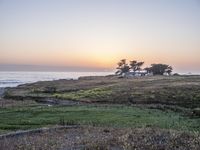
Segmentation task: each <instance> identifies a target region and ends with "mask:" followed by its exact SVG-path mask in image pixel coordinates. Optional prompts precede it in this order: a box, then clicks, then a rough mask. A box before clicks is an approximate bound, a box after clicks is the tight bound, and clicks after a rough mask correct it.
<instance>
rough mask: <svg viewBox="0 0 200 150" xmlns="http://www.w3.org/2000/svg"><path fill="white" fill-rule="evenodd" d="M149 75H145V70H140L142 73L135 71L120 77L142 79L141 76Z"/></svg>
mask: <svg viewBox="0 0 200 150" xmlns="http://www.w3.org/2000/svg"><path fill="white" fill-rule="evenodd" d="M147 75H150V74H149V73H147V71H146V70H142V71H136V72H127V73H123V74H122V76H123V77H127V78H130V77H142V76H147Z"/></svg>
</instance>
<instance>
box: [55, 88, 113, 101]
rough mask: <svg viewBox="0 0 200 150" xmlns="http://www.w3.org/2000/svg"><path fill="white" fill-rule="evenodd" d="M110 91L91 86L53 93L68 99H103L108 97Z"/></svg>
mask: <svg viewBox="0 0 200 150" xmlns="http://www.w3.org/2000/svg"><path fill="white" fill-rule="evenodd" d="M111 94H112V91H111V90H110V89H109V88H93V89H89V90H80V91H77V92H67V93H62V94H58V93H57V94H54V96H55V97H57V98H62V99H69V100H81V99H90V100H91V99H93V100H94V99H105V98H108V97H110V96H111Z"/></svg>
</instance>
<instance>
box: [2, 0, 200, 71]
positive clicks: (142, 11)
mask: <svg viewBox="0 0 200 150" xmlns="http://www.w3.org/2000/svg"><path fill="white" fill-rule="evenodd" d="M176 5H178V6H179V7H176ZM199 7H200V4H199V2H198V1H196V0H193V1H191V2H188V1H180V0H177V1H175V2H173V1H169V2H164V1H163V2H160V3H157V2H156V1H154V0H153V1H151V2H149V1H146V2H145V3H141V2H139V1H129V0H127V1H126V2H124V3H123V2H122V1H117V2H115V3H113V1H112V0H111V1H98V2H94V1H79V2H78V3H77V2H68V1H66V2H65V1H62V2H61V3H56V2H53V1H51V2H47V1H42V2H41V1H37V2H35V3H31V2H30V3H29V2H26V1H20V2H15V1H13V3H8V2H7V1H4V0H3V1H1V2H0V12H1V13H0V18H1V24H0V31H1V35H0V53H1V55H0V65H6V64H10V65H13V64H14V65H24V64H25V65H41V66H45V65H46V66H63V67H64V66H66V67H68V66H71V67H73V66H78V67H88V68H90V67H92V68H96V69H98V68H99V69H109V70H113V69H115V67H116V63H117V62H118V61H119V60H120V59H123V58H126V59H128V60H132V59H137V60H143V61H145V65H146V66H148V65H150V64H152V63H159V62H163V63H167V64H171V65H172V66H174V68H176V69H175V71H178V72H179V71H180V72H191V71H194V72H199V71H200V68H199V66H200V59H199V56H200V36H199V35H200V29H199V26H200V21H199V17H200V9H199ZM52 10H53V11H52Z"/></svg>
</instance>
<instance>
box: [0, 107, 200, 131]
mask: <svg viewBox="0 0 200 150" xmlns="http://www.w3.org/2000/svg"><path fill="white" fill-rule="evenodd" d="M64 124H67V125H69V124H70V125H71V124H80V125H93V126H110V127H158V128H164V129H176V130H184V131H198V132H199V131H200V118H190V117H187V116H182V115H181V114H179V113H175V112H172V111H161V110H156V109H145V108H137V107H128V106H72V107H64V106H63V107H61V106H60V107H56V106H52V107H47V106H46V107H44V106H43V107H42V106H37V107H36V106H35V107H33V106H32V107H16V108H3V109H0V130H1V132H5V131H12V130H19V129H21V130H25V129H31V128H39V127H47V126H53V125H64Z"/></svg>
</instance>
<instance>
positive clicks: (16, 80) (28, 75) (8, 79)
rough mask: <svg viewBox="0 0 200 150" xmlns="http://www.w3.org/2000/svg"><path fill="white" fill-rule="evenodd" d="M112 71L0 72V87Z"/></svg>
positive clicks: (100, 74) (96, 74)
mask: <svg viewBox="0 0 200 150" xmlns="http://www.w3.org/2000/svg"><path fill="white" fill-rule="evenodd" d="M109 74H113V72H0V88H4V87H16V86H18V85H20V84H25V83H33V82H37V81H52V80H58V79H78V78H79V77H81V76H104V75H109Z"/></svg>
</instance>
